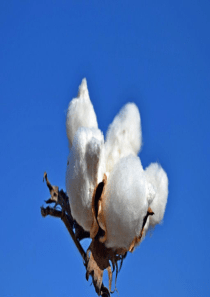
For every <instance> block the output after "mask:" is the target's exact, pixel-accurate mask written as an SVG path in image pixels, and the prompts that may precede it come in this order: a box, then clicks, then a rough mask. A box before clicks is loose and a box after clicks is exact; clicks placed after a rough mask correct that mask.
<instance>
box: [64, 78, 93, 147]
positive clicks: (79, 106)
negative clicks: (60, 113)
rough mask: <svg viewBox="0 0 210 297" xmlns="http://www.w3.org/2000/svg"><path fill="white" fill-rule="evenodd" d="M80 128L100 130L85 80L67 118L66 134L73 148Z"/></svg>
mask: <svg viewBox="0 0 210 297" xmlns="http://www.w3.org/2000/svg"><path fill="white" fill-rule="evenodd" d="M79 127H89V128H98V123H97V119H96V114H95V111H94V109H93V105H92V103H91V101H90V97H89V92H88V88H87V82H86V79H85V78H84V79H83V80H82V83H81V85H80V87H79V92H78V96H77V98H74V99H73V100H72V101H71V102H70V103H69V107H68V111H67V117H66V132H67V136H68V139H69V146H70V148H71V146H72V143H73V139H74V135H75V133H76V132H77V130H78V128H79Z"/></svg>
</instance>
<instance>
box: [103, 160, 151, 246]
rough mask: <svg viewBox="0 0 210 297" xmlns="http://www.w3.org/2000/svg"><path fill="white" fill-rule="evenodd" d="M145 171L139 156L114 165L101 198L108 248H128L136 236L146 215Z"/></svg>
mask: <svg viewBox="0 0 210 297" xmlns="http://www.w3.org/2000/svg"><path fill="white" fill-rule="evenodd" d="M146 194H147V189H146V180H145V174H144V170H143V168H142V165H141V162H140V159H139V158H138V157H135V156H132V155H129V156H127V157H125V158H122V159H120V161H119V162H118V163H117V164H116V165H115V166H114V169H113V171H112V172H111V175H110V177H109V179H108V183H107V186H106V192H105V196H104V216H105V221H106V229H107V241H106V243H105V245H106V246H107V247H108V248H118V247H120V248H125V249H129V247H130V245H131V242H132V241H133V239H134V237H136V236H139V235H140V232H141V228H142V223H143V219H144V217H145V215H146V213H147V209H148V201H147V197H146Z"/></svg>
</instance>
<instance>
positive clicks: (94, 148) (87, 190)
mask: <svg viewBox="0 0 210 297" xmlns="http://www.w3.org/2000/svg"><path fill="white" fill-rule="evenodd" d="M103 146H104V137H103V134H102V132H101V131H100V130H99V129H95V128H85V127H81V128H79V129H78V131H77V133H76V134H75V137H74V141H73V145H72V149H71V151H70V154H69V158H68V165H67V172H66V190H67V195H68V197H69V203H70V207H71V212H72V216H73V218H74V219H75V220H76V221H77V222H78V223H79V224H80V225H81V226H82V227H83V228H84V230H86V231H90V228H91V225H92V221H93V217H92V208H91V207H92V196H93V191H94V188H95V187H96V186H97V184H98V183H99V182H100V181H101V180H102V177H103V172H104V167H105V165H103V162H102V161H101V157H103ZM100 179H101V180H100Z"/></svg>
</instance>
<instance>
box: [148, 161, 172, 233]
mask: <svg viewBox="0 0 210 297" xmlns="http://www.w3.org/2000/svg"><path fill="white" fill-rule="evenodd" d="M145 175H146V179H147V181H148V182H149V183H150V184H152V186H153V187H154V190H155V197H154V199H153V201H152V203H151V204H150V207H151V209H152V211H153V212H154V215H153V216H150V217H149V226H150V227H154V226H155V225H156V224H159V223H160V222H161V221H162V219H163V216H164V212H165V208H166V203H167V198H168V177H167V175H166V173H165V171H164V170H163V168H162V167H161V166H160V165H159V164H158V163H152V164H150V165H149V166H148V167H147V168H146V170H145Z"/></svg>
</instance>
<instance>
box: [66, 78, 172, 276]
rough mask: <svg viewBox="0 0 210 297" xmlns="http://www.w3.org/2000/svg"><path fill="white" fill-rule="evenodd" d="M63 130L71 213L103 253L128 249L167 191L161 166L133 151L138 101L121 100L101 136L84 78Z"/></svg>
mask: <svg viewBox="0 0 210 297" xmlns="http://www.w3.org/2000/svg"><path fill="white" fill-rule="evenodd" d="M66 130H67V136H68V140H69V149H70V153H69V157H68V162H67V171H66V191H67V195H68V197H69V204H70V208H71V214H72V216H73V218H74V219H75V220H76V222H77V223H78V224H79V225H80V226H81V227H82V228H83V229H84V230H85V231H88V232H90V237H91V238H92V239H93V242H97V243H98V244H99V245H100V244H101V248H102V247H103V248H105V249H107V251H108V253H111V252H114V253H117V254H125V253H126V252H127V251H133V250H134V248H135V247H136V246H137V245H138V244H139V243H140V242H141V241H142V240H143V238H144V236H145V234H146V232H147V231H148V229H150V228H151V227H154V226H155V225H157V224H159V223H160V222H161V221H162V220H163V216H164V212H165V207H166V203H167V197H168V178H167V175H166V173H165V171H164V170H163V169H162V167H161V166H160V165H159V164H158V163H152V164H150V165H149V166H148V167H147V168H146V169H145V170H144V169H143V166H142V163H141V160H140V158H139V157H138V153H139V152H140V150H141V146H142V130H141V118H140V114H139V110H138V108H137V106H136V105H135V104H134V103H128V104H126V105H125V106H124V107H123V108H122V109H121V110H120V112H119V114H117V115H116V117H115V118H114V120H113V122H112V124H111V125H110V126H109V128H108V131H107V134H106V139H104V136H103V133H102V132H101V130H100V129H99V128H98V123H97V118H96V114H95V112H94V108H93V105H92V103H91V101H90V97H89V92H88V88H87V82H86V79H83V80H82V83H81V85H80V87H79V92H78V96H77V97H76V98H74V99H73V100H72V101H71V102H70V103H69V106H68V111H67V117H66ZM101 248H100V249H101ZM93 250H97V248H96V249H94V248H92V252H93ZM95 258H96V257H95ZM107 266H108V264H107ZM102 274H103V272H102Z"/></svg>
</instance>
